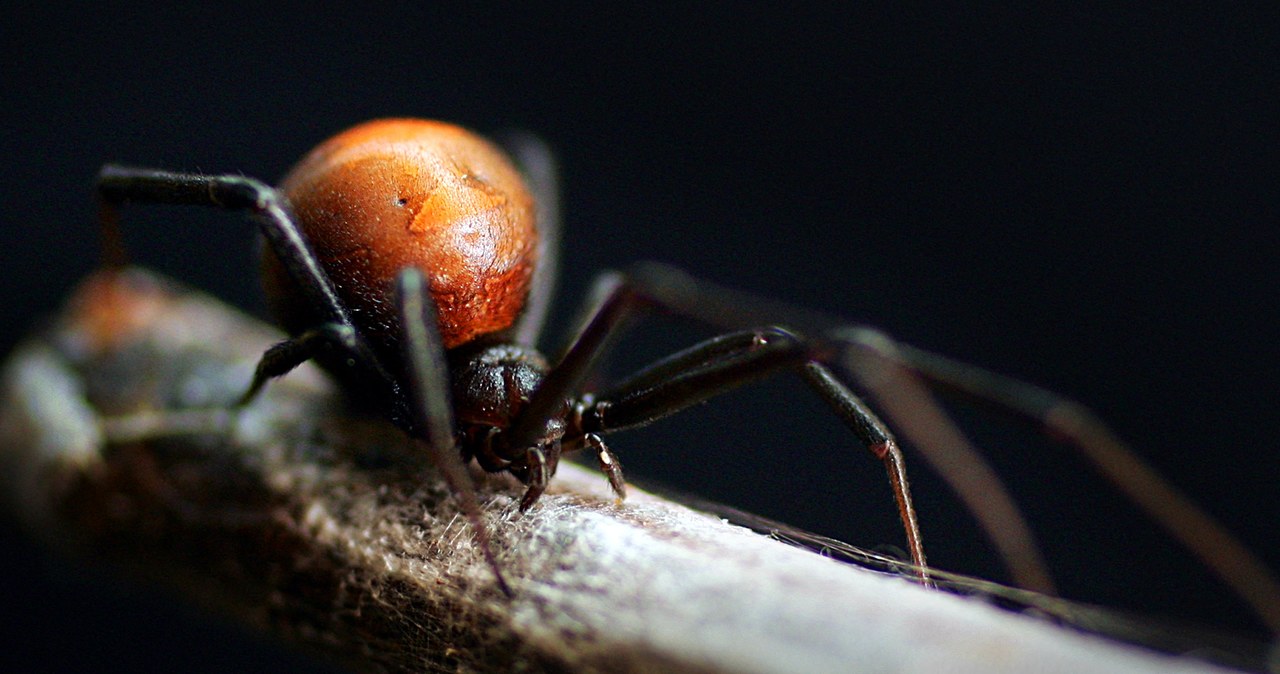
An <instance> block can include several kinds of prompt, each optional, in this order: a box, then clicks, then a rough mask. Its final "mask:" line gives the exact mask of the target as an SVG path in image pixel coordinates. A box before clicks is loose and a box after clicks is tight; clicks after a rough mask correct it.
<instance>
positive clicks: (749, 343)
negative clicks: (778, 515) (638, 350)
mask: <svg viewBox="0 0 1280 674" xmlns="http://www.w3.org/2000/svg"><path fill="white" fill-rule="evenodd" d="M817 355H818V354H817V352H815V351H814V350H813V349H811V348H810V346H809V345H808V344H807V343H806V342H805V341H804V340H803V338H801V337H799V336H798V335H795V334H793V333H791V332H788V331H786V330H783V329H781V328H775V327H767V328H759V329H756V330H747V331H741V332H734V333H730V334H726V335H722V336H719V337H713V338H711V339H709V340H707V341H704V342H702V343H700V344H697V345H694V346H692V347H690V348H688V349H686V350H684V351H681V352H679V353H677V354H674V355H672V356H669V357H667V358H664V359H662V360H660V361H658V362H657V363H654V364H653V365H650V366H649V367H646V368H644V369H642V370H640V371H639V372H637V373H635V374H634V375H632V376H630V377H628V378H626V379H625V380H623V381H622V382H620V383H618V384H617V385H616V386H614V387H612V388H611V389H610V390H608V391H605V392H603V393H600V394H597V395H596V396H595V399H594V400H593V402H592V403H591V404H590V405H589V406H587V408H586V409H585V410H584V412H583V414H582V429H581V430H582V432H583V433H585V434H588V435H590V434H593V433H606V432H612V431H617V430H622V429H625V428H633V427H637V426H643V425H645V424H648V423H651V422H653V421H656V420H657V419H660V418H662V417H665V416H668V415H671V414H675V413H676V412H679V411H681V410H683V409H686V408H688V407H690V406H692V405H695V404H697V403H700V402H703V401H705V400H707V399H708V398H711V397H713V396H716V395H719V394H721V393H725V392H727V391H730V390H732V389H735V388H738V387H739V386H742V385H744V384H747V383H750V382H753V381H756V380H759V379H763V378H765V377H769V376H772V375H775V374H777V373H779V372H782V371H786V370H798V371H799V372H800V373H801V374H802V375H803V376H804V379H805V381H806V383H808V384H809V385H810V387H811V388H813V389H814V391H815V392H816V393H818V395H820V396H821V397H822V398H823V399H824V400H825V401H826V402H827V404H828V405H829V406H830V407H831V409H832V410H833V411H834V412H835V413H836V414H837V415H838V416H839V417H840V419H841V420H842V421H843V422H844V423H845V425H846V426H848V427H849V428H850V429H851V430H852V431H853V432H854V434H855V435H856V436H857V437H858V439H859V440H860V441H861V442H862V443H863V445H864V446H865V447H866V448H867V449H868V450H869V451H870V452H871V453H872V454H873V455H874V456H875V457H876V458H877V459H879V460H880V461H881V462H883V463H884V466H885V469H886V471H887V472H888V475H889V482H890V485H891V487H892V489H893V492H894V499H895V501H896V502H897V505H898V513H899V516H900V518H901V520H902V525H903V529H904V530H905V532H906V537H907V547H908V549H909V551H910V554H911V561H912V563H913V564H914V565H915V566H916V570H917V573H918V574H919V576H920V579H921V580H922V581H923V582H924V583H926V584H929V578H928V572H927V565H926V562H925V555H924V547H923V545H922V543H921V538H920V527H919V523H918V521H917V519H916V512H915V507H914V506H913V505H912V500H911V491H910V488H909V487H908V485H907V476H906V464H905V461H904V459H903V456H902V452H901V450H900V449H899V448H898V444H897V442H896V441H895V440H894V439H893V436H892V434H890V432H889V430H888V429H887V428H886V427H885V425H884V424H883V423H882V422H881V421H880V420H879V419H878V418H877V417H876V416H875V414H874V413H872V412H871V410H869V409H868V408H867V406H866V405H865V404H864V403H863V402H862V401H861V400H859V399H858V397H857V396H856V395H854V394H853V392H852V391H850V390H849V389H848V387H846V386H845V385H844V384H843V383H841V382H840V381H839V380H838V379H837V378H836V377H835V376H834V375H833V374H832V373H831V371H830V370H829V369H828V368H827V367H826V366H825V365H823V364H822V363H820V362H817V361H816V360H814V358H815V357H816V356H817Z"/></svg>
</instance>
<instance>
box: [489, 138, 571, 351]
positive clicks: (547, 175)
mask: <svg viewBox="0 0 1280 674" xmlns="http://www.w3.org/2000/svg"><path fill="white" fill-rule="evenodd" d="M502 145H503V147H504V148H505V149H506V151H507V153H508V154H510V155H511V156H512V158H514V159H515V161H516V166H518V167H519V168H520V172H521V173H522V174H524V179H525V183H526V184H528V186H529V189H530V191H532V192H533V198H534V202H535V203H536V204H537V209H538V210H537V223H538V264H537V266H536V267H534V271H533V280H532V282H531V283H530V285H529V297H528V299H527V300H526V301H525V308H524V311H523V312H522V313H521V314H520V318H519V319H518V320H517V321H516V325H515V333H514V334H515V340H516V342H517V343H518V344H522V345H525V346H537V345H538V339H539V338H540V337H541V336H542V328H543V326H544V325H545V324H546V321H547V313H548V311H549V310H550V308H551V299H552V298H553V297H554V296H555V292H556V277H557V275H558V273H559V265H560V260H559V256H560V224H561V223H560V180H559V173H560V172H559V169H558V168H557V166H556V157H555V154H554V153H553V152H552V151H551V148H549V147H547V144H546V143H544V142H543V141H542V139H540V138H538V137H537V136H534V135H533V134H529V133H522V132H518V133H510V134H507V135H506V136H505V137H503V138H502Z"/></svg>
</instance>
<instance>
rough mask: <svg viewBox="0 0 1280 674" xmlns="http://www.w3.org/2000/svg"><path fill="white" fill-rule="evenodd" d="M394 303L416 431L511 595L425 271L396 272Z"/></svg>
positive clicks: (494, 569)
mask: <svg viewBox="0 0 1280 674" xmlns="http://www.w3.org/2000/svg"><path fill="white" fill-rule="evenodd" d="M395 303H396V306H397V307H398V308H399V310H400V324H401V325H402V326H403V327H404V344H403V347H404V361H405V365H406V367H407V368H408V372H407V374H408V377H409V396H410V400H411V404H412V405H413V412H412V413H413V414H414V420H415V422H416V423H415V425H416V426H417V428H416V429H415V430H416V432H415V433H414V435H415V436H416V437H420V438H423V439H424V440H425V444H426V450H427V453H428V455H429V456H430V457H431V460H432V462H433V463H434V464H435V465H436V467H437V469H438V470H439V471H440V472H441V474H443V475H444V478H445V482H447V483H448V485H449V487H450V489H451V490H452V491H453V492H454V494H456V495H457V498H458V500H459V502H460V503H461V505H462V511H463V513H465V514H466V516H467V519H468V520H469V521H470V524H471V530H472V532H474V534H475V537H476V543H477V545H479V546H480V550H481V552H482V553H483V555H484V559H485V562H487V563H488V564H489V567H490V568H492V569H493V573H494V577H495V578H497V581H498V587H499V588H501V589H502V591H503V593H504V594H506V595H507V596H514V595H513V593H512V591H511V587H510V586H509V585H508V584H507V581H506V579H505V578H504V577H503V575H502V568H501V567H500V566H499V565H498V560H497V558H496V557H495V556H494V553H493V544H492V539H490V537H489V530H488V529H487V528H486V527H485V525H484V521H483V520H482V519H481V518H480V504H479V502H478V501H477V500H476V488H475V484H474V483H472V481H471V475H470V474H469V473H467V468H466V466H465V465H464V464H463V462H462V456H461V455H460V454H459V453H458V451H457V447H456V446H455V440H454V418H453V402H452V396H450V394H449V372H448V369H447V368H446V366H445V360H444V345H443V344H442V343H441V341H440V333H439V331H438V330H437V328H436V325H437V324H438V319H437V312H436V304H435V300H434V299H433V298H432V296H431V291H430V287H429V285H428V281H427V279H426V277H425V276H424V275H423V273H422V271H421V270H419V269H417V268H416V267H407V268H405V269H404V270H402V271H401V272H400V274H399V275H398V276H397V277H396V283H395Z"/></svg>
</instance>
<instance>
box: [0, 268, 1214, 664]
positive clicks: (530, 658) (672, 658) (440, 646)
mask: <svg viewBox="0 0 1280 674" xmlns="http://www.w3.org/2000/svg"><path fill="white" fill-rule="evenodd" d="M278 338H279V337H278V335H276V334H275V333H274V332H272V331H271V330H270V329H269V328H266V327H264V326H262V325H260V324H258V323H256V322H253V321H251V320H250V319H247V318H245V317H244V316H241V315H239V314H237V313H235V312H234V311H232V310H230V309H228V308H227V307H225V306H222V305H220V304H219V303H217V302H216V301H214V300H211V299H209V298H207V297H204V296H201V295H198V294H193V293H191V292H189V291H185V290H181V289H178V288H176V287H175V286H173V285H172V284H171V283H170V282H167V281H163V280H160V279H158V278H156V277H154V276H151V275H149V274H146V273H143V272H139V271H131V272H129V273H128V274H126V275H123V276H118V277H117V276H110V275H105V274H100V275H98V276H96V277H94V278H92V279H90V280H89V281H88V282H86V284H85V285H84V286H82V287H81V288H80V290H79V291H78V292H77V293H76V295H75V297H74V298H73V299H72V300H71V302H70V303H69V305H68V307H67V309H66V310H65V311H64V312H63V314H62V315H61V316H60V317H59V318H58V321H57V323H56V325H55V326H54V327H53V328H52V329H51V330H49V331H46V332H44V333H41V334H39V335H36V336H35V337H33V338H31V339H30V340H28V341H27V342H26V343H25V344H24V345H22V346H20V347H19V349H18V350H17V351H16V352H15V353H14V354H13V355H12V357H11V358H10V360H9V362H8V364H7V367H6V369H5V372H4V382H3V396H4V400H3V407H0V462H2V464H3V465H2V466H0V468H3V473H2V475H3V477H2V478H0V479H3V480H4V484H3V493H4V495H5V496H6V497H7V498H8V499H9V500H10V502H11V504H12V506H13V508H14V509H15V510H16V511H17V512H18V513H19V514H20V515H21V516H22V518H23V520H24V521H25V522H27V523H28V524H30V525H31V529H32V531H35V532H40V533H41V534H43V535H45V536H47V537H48V538H50V540H52V541H53V542H55V543H56V544H58V545H67V544H73V545H75V546H76V547H77V548H78V549H80V550H84V551H90V552H92V553H93V554H95V555H110V556H111V557H113V558H115V559H119V560H126V561H127V562H129V563H131V564H134V565H136V566H137V567H139V568H142V569H145V570H146V572H147V573H149V574H150V575H152V576H154V577H156V578H157V579H163V580H164V581H166V582H169V583H177V584H178V585H179V586H180V587H181V588H183V591H184V592H187V593H190V594H191V595H193V596H195V597H197V598H198V599H200V600H201V601H203V602H205V603H207V604H209V605H212V606H216V607H219V608H221V609H223V610H226V611H229V612H230V613H231V614H232V615H235V616H238V617H239V618H240V619H241V620H243V621H245V622H247V623H249V624H251V625H254V626H257V627H259V628H261V629H264V630H267V631H269V632H271V633H274V634H277V635H279V636H280V637H281V638H283V639H286V640H289V641H291V642H295V643H300V644H303V645H304V646H305V647H307V648H309V649H311V650H313V651H315V652H319V653H322V654H326V655H327V656H329V657H331V658H336V659H338V660H339V661H340V662H342V663H345V664H346V665H347V666H349V667H351V668H353V669H356V670H360V671H380V670H394V671H424V670H440V671H445V670H448V671H459V670H464V671H504V672H505V671H515V670H520V671H529V672H538V671H575V672H578V671H583V672H585V671H609V672H628V671H636V672H640V671H680V672H832V671H849V670H853V669H857V670H866V671H941V670H944V669H945V670H946V671H950V672H964V671H973V672H1004V671H1007V672H1024V671H1032V670H1034V671H1038V672H1055V671H1060V672H1085V671H1115V672H1160V673H1161V674H1169V673H1170V672H1193V671H1209V670H1211V669H1212V668H1211V667H1210V666H1208V665H1205V664H1203V663H1199V662H1196V661H1194V660H1189V659H1179V658H1174V657H1170V656H1163V655H1157V654H1154V653H1149V652H1146V651H1142V650H1140V649H1137V648H1134V647H1128V646H1123V645H1120V644H1116V643H1112V642H1109V641H1106V640H1103V639H1101V638H1097V637H1091V636H1087V635H1083V634H1079V633H1075V632H1071V631H1068V630H1064V629H1060V628H1055V627H1053V626H1051V625H1049V624H1047V623H1043V622H1040V621H1037V620H1034V619H1031V618H1028V617H1024V616H1019V615H1014V614H1010V613H1006V612H1002V611H999V610H997V609H994V608H992V607H990V606H988V605H986V604H985V603H983V602H980V601H974V600H967V599H964V598H961V597H957V596H953V595H949V594H945V593H942V592H937V591H930V590H926V589H923V588H921V587H919V586H916V585H914V584H912V583H910V582H908V581H907V580H905V579H901V578H896V577H891V576H887V575H883V574H878V573H874V572H871V571H867V570H864V569H860V568H857V567H854V566H850V565H847V564H841V563H838V562H835V561H832V560H830V559H826V558H824V557H822V556H819V555H816V554H812V553H809V552H807V551H803V550H799V549H796V548H793V547H789V546H786V545H783V544H781V543H778V542H776V541H774V540H771V539H769V538H767V537H763V536H759V535H756V534H754V533H752V532H749V531H747V530H745V529H742V528H739V527H736V526H733V525H730V524H726V523H724V522H722V521H721V520H719V519H717V518H714V517H710V516H707V515H704V514H701V513H698V512H694V511H692V510H689V509H687V508H684V507H682V506H680V505H678V504H674V503H670V502H667V501H664V500H661V499H659V498H656V497H654V496H650V495H647V494H645V493H642V492H638V491H636V492H633V494H632V496H631V497H630V498H629V499H628V500H627V501H626V503H625V504H618V503H616V502H614V500H613V499H612V498H611V496H610V494H609V491H608V488H607V486H606V484H605V481H604V479H603V478H602V477H600V476H599V475H596V474H592V473H589V472H586V471H583V470H581V469H579V468H578V467H576V466H574V465H571V464H570V465H562V466H561V467H560V471H559V475H558V476H557V478H556V480H555V483H554V487H553V489H552V490H551V491H550V492H549V493H548V494H547V496H546V497H545V498H543V500H542V501H540V502H539V504H538V505H537V506H536V507H535V508H534V509H533V510H532V511H531V512H529V513H527V514H525V515H523V516H518V515H517V514H516V513H515V499H517V498H518V497H519V495H520V493H521V492H520V490H519V489H518V488H517V485H515V484H514V483H513V482H512V481H510V480H508V479H504V478H494V477H484V476H480V475H477V478H478V480H479V482H480V484H481V489H482V492H481V498H482V500H483V501H484V503H485V517H486V519H487V521H488V526H489V527H490V528H491V532H492V535H493V539H494V544H495V546H496V550H497V552H498V557H499V559H500V560H501V564H502V565H503V568H504V569H505V570H506V573H507V577H508V579H509V581H510V582H511V584H512V586H513V588H514V590H515V595H516V596H515V597H514V598H510V599H509V598H507V597H505V596H503V595H502V594H501V593H500V592H498V591H497V589H496V587H495V583H494V578H493V576H492V573H491V571H490V569H489V568H488V567H487V566H485V564H484V563H483V560H482V559H481V556H480V555H479V554H478V552H477V550H476V548H475V546H474V544H473V542H472V537H471V532H470V531H469V530H468V527H467V525H466V524H465V521H464V518H462V517H460V516H459V513H458V511H457V507H456V503H455V500H454V499H452V498H450V497H449V496H448V494H447V493H446V490H445V489H444V487H442V486H441V483H440V481H439V480H438V479H437V478H436V476H435V475H434V473H433V472H432V471H431V470H430V469H429V468H428V467H426V466H424V465H422V458H421V457H420V456H417V453H416V452H414V446H413V443H411V442H409V441H408V439H407V438H405V437H404V436H403V435H402V434H401V433H399V432H398V431H397V430H395V429H394V428H391V427H389V426H387V425H385V424H383V423H382V422H380V421H378V420H376V419H367V418H360V417H358V416H354V415H352V414H351V413H349V412H347V411H345V410H344V408H343V404H342V401H341V399H340V397H339V396H337V395H336V394H335V392H334V391H333V390H332V386H331V385H330V384H329V383H328V381H327V380H326V379H325V378H324V377H323V376H322V375H321V374H320V373H318V372H316V371H314V370H311V369H309V368H308V367H304V368H301V369H300V370H299V371H298V372H295V373H293V374H290V375H289V376H287V377H285V378H283V379H281V380H279V381H277V382H274V383H272V384H271V385H270V386H269V387H268V389H267V392H266V394H265V395H264V396H263V397H262V398H261V399H260V400H258V401H256V402H255V403H254V404H253V405H251V406H250V407H249V408H247V409H245V410H244V411H243V412H242V413H240V414H238V415H237V414H232V413H230V412H229V411H227V408H226V407H225V404H226V402H227V401H229V400H234V399H235V398H236V396H238V395H239V394H240V393H241V391H242V390H243V387H244V386H245V383H246V382H247V381H248V380H249V376H250V373H251V372H252V368H253V366H254V364H255V361H256V359H257V357H258V355H259V354H260V353H261V352H262V350H263V349H264V348H265V347H266V346H267V345H269V344H270V343H271V342H272V341H273V340H275V339H278Z"/></svg>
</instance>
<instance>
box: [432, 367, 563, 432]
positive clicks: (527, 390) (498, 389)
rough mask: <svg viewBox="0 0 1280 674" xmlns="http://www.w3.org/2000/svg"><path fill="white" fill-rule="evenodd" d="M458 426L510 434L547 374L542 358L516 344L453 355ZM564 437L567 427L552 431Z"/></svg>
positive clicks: (554, 427)
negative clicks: (506, 431)
mask: <svg viewBox="0 0 1280 674" xmlns="http://www.w3.org/2000/svg"><path fill="white" fill-rule="evenodd" d="M450 358H451V361H452V363H451V367H450V371H451V372H452V373H453V403H454V409H455V410H457V415H458V425H459V426H460V427H461V428H462V429H464V430H466V429H477V428H483V429H498V430H506V429H507V428H510V427H511V424H512V423H513V422H514V421H515V419H516V417H518V416H519V414H520V412H521V411H522V410H523V409H524V408H525V406H526V405H528V404H529V398H530V397H532V395H533V392H534V391H536V390H537V388H538V386H540V385H541V384H542V379H543V377H544V376H545V375H546V372H547V361H546V359H545V358H543V357H542V354H540V353H538V352H537V351H535V350H533V349H531V348H529V347H524V346H519V345H515V344H486V345H477V346H475V347H472V348H465V349H463V350H461V351H455V352H451V353H450ZM551 430H553V431H554V433H553V435H554V437H553V438H548V440H554V439H559V437H560V436H561V435H563V434H564V424H563V423H559V424H555V425H554V426H553V428H552V429H551Z"/></svg>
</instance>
